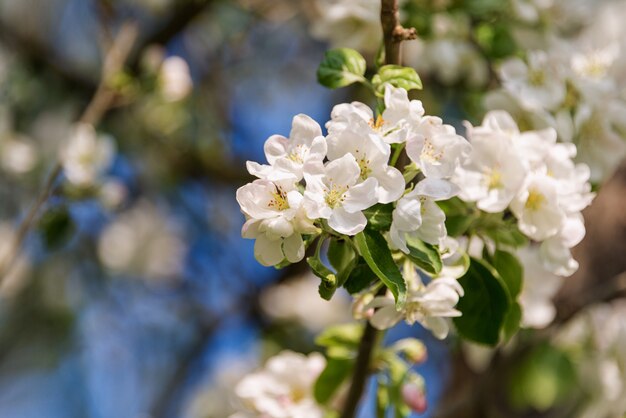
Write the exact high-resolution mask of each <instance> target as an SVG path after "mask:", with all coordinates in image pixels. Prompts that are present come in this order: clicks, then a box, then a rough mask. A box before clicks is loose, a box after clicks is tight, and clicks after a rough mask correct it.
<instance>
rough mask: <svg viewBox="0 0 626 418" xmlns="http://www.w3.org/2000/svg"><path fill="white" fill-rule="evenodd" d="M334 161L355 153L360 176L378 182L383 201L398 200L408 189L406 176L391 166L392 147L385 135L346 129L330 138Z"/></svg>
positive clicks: (328, 138) (329, 157)
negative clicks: (385, 139)
mask: <svg viewBox="0 0 626 418" xmlns="http://www.w3.org/2000/svg"><path fill="white" fill-rule="evenodd" d="M327 142H328V159H329V160H330V161H333V160H336V159H338V158H340V157H343V156H344V155H346V154H352V155H353V156H354V158H355V159H356V162H357V164H358V165H359V168H360V170H361V173H360V179H361V180H363V181H364V180H366V179H368V178H374V179H376V180H377V181H378V185H377V187H376V196H377V199H378V202H379V203H390V202H393V201H395V200H397V199H398V198H399V197H400V196H401V195H402V193H403V192H404V186H405V183H404V178H403V177H402V173H401V172H400V171H399V170H398V169H397V168H395V167H391V166H389V165H388V161H389V157H390V155H391V148H390V146H389V144H386V143H385V142H384V141H383V140H382V138H380V137H379V136H378V135H375V134H367V133H364V132H359V131H356V130H352V129H345V130H343V131H341V132H340V133H338V134H330V135H329V136H328V137H327Z"/></svg>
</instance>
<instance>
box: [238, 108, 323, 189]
mask: <svg viewBox="0 0 626 418" xmlns="http://www.w3.org/2000/svg"><path fill="white" fill-rule="evenodd" d="M264 151H265V157H266V158H267V161H268V162H269V164H270V165H261V164H258V163H256V162H253V161H248V162H247V168H248V171H249V172H250V174H252V175H254V176H256V177H259V178H261V179H268V180H281V179H285V178H288V177H290V175H293V176H295V177H296V180H301V179H302V177H303V173H304V167H305V166H306V165H309V164H315V163H321V162H322V161H323V159H324V157H325V156H326V140H325V139H324V137H323V136H322V129H321V128H320V126H319V124H318V123H317V122H315V121H314V120H313V119H311V118H310V117H309V116H307V115H303V114H299V115H296V116H295V117H294V118H293V121H292V125H291V132H290V133H289V138H285V137H284V136H282V135H273V136H271V137H269V138H268V139H267V141H265V146H264Z"/></svg>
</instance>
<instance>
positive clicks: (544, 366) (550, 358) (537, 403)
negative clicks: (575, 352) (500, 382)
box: [509, 344, 577, 412]
mask: <svg viewBox="0 0 626 418" xmlns="http://www.w3.org/2000/svg"><path fill="white" fill-rule="evenodd" d="M576 386H577V379H576V370H575V368H574V366H573V365H572V362H571V360H570V358H569V357H568V356H567V354H565V353H564V352H563V351H561V350H559V349H557V348H555V347H553V346H550V345H549V344H544V345H541V346H539V347H537V348H535V349H534V350H532V351H531V352H529V353H528V354H527V355H526V356H525V357H524V358H522V359H521V361H519V362H518V363H517V367H516V368H515V369H514V370H513V371H512V373H511V378H510V381H509V388H510V396H511V401H512V403H513V405H515V406H517V407H518V408H520V409H522V408H527V407H529V406H530V407H532V408H534V409H536V410H538V411H542V412H543V411H546V410H548V409H550V408H551V407H553V406H555V405H556V404H558V403H559V402H560V401H564V400H566V399H570V394H571V392H572V390H573V389H575V388H576Z"/></svg>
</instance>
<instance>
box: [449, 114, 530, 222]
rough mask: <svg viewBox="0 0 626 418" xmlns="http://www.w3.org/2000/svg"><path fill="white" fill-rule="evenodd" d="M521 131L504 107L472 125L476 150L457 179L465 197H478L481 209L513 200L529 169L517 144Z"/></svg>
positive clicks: (489, 209) (494, 209)
mask: <svg viewBox="0 0 626 418" xmlns="http://www.w3.org/2000/svg"><path fill="white" fill-rule="evenodd" d="M518 133H519V131H518V129H517V125H516V124H515V122H514V121H513V119H512V118H511V116H510V115H509V114H508V113H506V112H502V111H492V112H489V113H488V114H487V115H486V116H485V119H484V120H483V124H482V125H481V126H478V127H473V128H472V127H470V126H468V139H469V141H470V144H471V145H472V150H471V152H470V154H469V156H468V158H467V159H466V160H465V162H464V163H463V165H462V166H461V167H460V168H459V169H457V172H456V175H455V177H454V179H453V181H454V182H455V183H456V184H457V185H458V186H459V187H460V188H461V193H460V197H461V198H462V199H463V200H466V201H470V202H474V201H475V202H477V203H476V205H477V206H478V208H479V209H482V210H484V211H486V212H492V213H496V212H501V211H503V210H504V209H505V208H506V207H507V206H508V205H509V204H510V203H511V201H512V200H513V198H514V197H515V195H516V194H517V193H518V192H519V190H520V188H521V187H522V185H523V183H524V179H525V178H526V172H527V168H526V164H525V162H524V161H523V159H522V158H520V155H519V152H518V151H517V150H516V148H515V146H514V141H513V137H514V136H515V135H517V134H518Z"/></svg>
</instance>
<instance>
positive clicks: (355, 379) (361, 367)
mask: <svg viewBox="0 0 626 418" xmlns="http://www.w3.org/2000/svg"><path fill="white" fill-rule="evenodd" d="M378 334H379V332H378V330H377V329H376V328H374V327H373V326H372V325H370V323H369V321H368V322H366V323H365V329H364V330H363V336H362V337H361V343H360V344H359V352H358V354H357V358H356V362H355V364H354V375H353V376H352V384H351V385H350V390H349V391H348V396H347V398H346V402H345V403H344V405H343V411H342V413H341V418H354V417H355V416H356V410H357V407H358V406H359V401H360V400H361V397H362V396H363V391H364V390H365V382H366V381H367V376H368V375H369V373H370V362H371V357H372V352H373V351H374V347H375V346H376V343H377V340H378Z"/></svg>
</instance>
